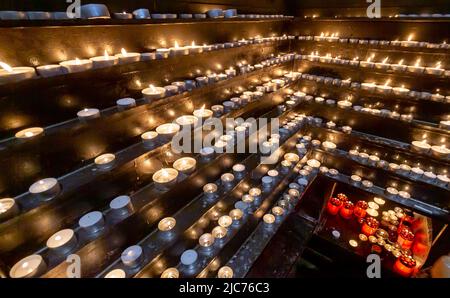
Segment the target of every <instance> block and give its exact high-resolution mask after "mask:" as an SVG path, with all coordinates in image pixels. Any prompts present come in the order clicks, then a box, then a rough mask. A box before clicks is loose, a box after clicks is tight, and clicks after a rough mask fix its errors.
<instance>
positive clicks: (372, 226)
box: [361, 217, 380, 236]
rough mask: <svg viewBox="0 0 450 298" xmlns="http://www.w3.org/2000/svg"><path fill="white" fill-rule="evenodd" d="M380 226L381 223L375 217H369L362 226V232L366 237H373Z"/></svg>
mask: <svg viewBox="0 0 450 298" xmlns="http://www.w3.org/2000/svg"><path fill="white" fill-rule="evenodd" d="M379 225H380V223H379V222H378V220H376V219H375V218H373V217H368V218H366V220H365V221H364V223H363V225H362V228H361V232H362V233H363V234H364V235H366V236H371V235H373V234H375V232H376V231H377V229H378V226H379Z"/></svg>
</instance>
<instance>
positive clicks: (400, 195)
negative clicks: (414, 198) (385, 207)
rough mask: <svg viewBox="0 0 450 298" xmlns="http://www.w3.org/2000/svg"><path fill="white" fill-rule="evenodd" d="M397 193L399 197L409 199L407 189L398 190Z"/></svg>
mask: <svg viewBox="0 0 450 298" xmlns="http://www.w3.org/2000/svg"><path fill="white" fill-rule="evenodd" d="M398 195H399V197H401V198H403V199H410V198H411V195H410V194H409V192H407V191H399V192H398Z"/></svg>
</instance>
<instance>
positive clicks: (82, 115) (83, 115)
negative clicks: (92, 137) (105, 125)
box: [77, 109, 100, 122]
mask: <svg viewBox="0 0 450 298" xmlns="http://www.w3.org/2000/svg"><path fill="white" fill-rule="evenodd" d="M77 117H78V119H80V121H81V122H86V121H88V120H92V119H96V118H99V117H100V110H98V109H82V110H81V111H79V112H78V113H77Z"/></svg>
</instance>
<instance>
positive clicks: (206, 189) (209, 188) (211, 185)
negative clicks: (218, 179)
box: [203, 183, 218, 199]
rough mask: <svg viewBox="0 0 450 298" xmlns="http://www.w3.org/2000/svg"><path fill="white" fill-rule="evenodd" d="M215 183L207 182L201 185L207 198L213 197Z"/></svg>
mask: <svg viewBox="0 0 450 298" xmlns="http://www.w3.org/2000/svg"><path fill="white" fill-rule="evenodd" d="M217 189H218V187H217V185H216V184H215V183H208V184H206V185H205V186H203V194H204V195H205V196H206V198H208V199H213V198H215V197H216V194H217Z"/></svg>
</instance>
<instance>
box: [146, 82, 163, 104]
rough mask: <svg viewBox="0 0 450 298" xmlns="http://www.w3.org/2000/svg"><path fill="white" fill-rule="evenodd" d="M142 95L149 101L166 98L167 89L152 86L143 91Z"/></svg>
mask: <svg viewBox="0 0 450 298" xmlns="http://www.w3.org/2000/svg"><path fill="white" fill-rule="evenodd" d="M142 95H143V96H144V98H145V99H146V100H148V101H151V100H156V99H160V98H163V97H165V96H166V89H165V88H163V87H154V86H153V85H150V86H149V87H148V88H145V89H144V90H142Z"/></svg>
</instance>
